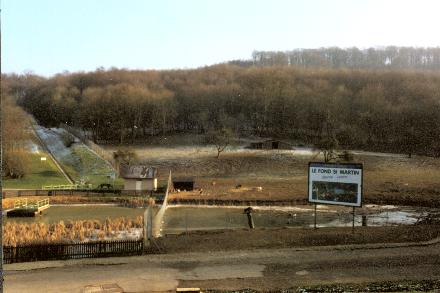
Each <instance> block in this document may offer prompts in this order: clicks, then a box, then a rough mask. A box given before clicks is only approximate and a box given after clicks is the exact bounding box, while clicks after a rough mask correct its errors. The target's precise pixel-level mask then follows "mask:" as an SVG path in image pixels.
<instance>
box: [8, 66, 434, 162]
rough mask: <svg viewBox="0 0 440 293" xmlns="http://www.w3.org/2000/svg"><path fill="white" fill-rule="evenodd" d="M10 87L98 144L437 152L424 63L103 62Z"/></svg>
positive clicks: (37, 110)
mask: <svg viewBox="0 0 440 293" xmlns="http://www.w3.org/2000/svg"><path fill="white" fill-rule="evenodd" d="M3 83H4V87H5V90H6V91H7V93H8V94H9V95H11V96H12V97H14V100H15V101H16V102H17V103H18V104H19V105H21V106H22V107H23V108H24V109H26V111H28V112H29V113H31V114H32V115H33V116H34V117H35V119H36V120H37V121H38V122H39V123H41V124H42V125H45V126H49V127H50V126H58V125H59V124H67V125H70V126H73V127H77V128H79V129H82V130H83V131H84V132H85V133H86V134H87V135H88V136H89V137H90V138H91V139H92V140H94V141H95V142H97V143H118V144H129V143H133V142H138V141H142V140H148V138H149V137H151V136H157V135H165V134H167V135H168V134H170V133H194V134H208V133H210V132H212V131H219V132H221V131H224V130H225V129H227V130H228V131H230V132H232V133H234V134H235V135H239V136H251V135H252V136H260V137H273V138H281V139H289V140H293V141H296V142H297V143H303V144H314V145H317V146H325V145H328V144H329V141H330V142H331V143H330V145H332V146H333V145H335V143H334V141H337V145H339V146H340V147H343V148H360V149H365V150H374V151H386V152H388V151H390V152H402V153H407V154H409V155H411V154H413V153H414V154H416V153H419V154H424V155H430V156H440V74H439V73H437V72H431V71H417V70H371V69H369V70H362V69H329V68H327V69H325V68H319V69H316V68H313V69H312V68H305V69H304V68H300V67H297V66H271V67H257V66H252V67H242V66H235V65H230V64H221V65H216V66H211V67H205V68H199V69H193V70H163V71H140V70H124V69H109V70H103V69H97V70H96V71H94V72H88V73H63V74H58V75H55V76H53V77H51V78H43V77H40V76H36V75H32V74H24V75H4V76H3Z"/></svg>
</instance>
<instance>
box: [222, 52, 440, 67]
mask: <svg viewBox="0 0 440 293" xmlns="http://www.w3.org/2000/svg"><path fill="white" fill-rule="evenodd" d="M230 64H235V65H239V66H244V67H249V66H296V67H303V68H309V67H315V68H321V67H327V68H351V69H424V70H426V69H427V70H440V47H436V48H414V47H396V46H389V47H384V48H368V49H358V48H356V47H353V48H346V49H342V48H338V47H330V48H319V49H295V50H291V51H254V52H253V53H252V59H250V60H234V61H231V62H230Z"/></svg>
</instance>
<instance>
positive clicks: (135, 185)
mask: <svg viewBox="0 0 440 293" xmlns="http://www.w3.org/2000/svg"><path fill="white" fill-rule="evenodd" d="M119 174H120V176H121V177H122V178H123V179H124V190H135V191H154V190H156V189H157V169H156V168H154V167H147V166H145V165H126V164H121V165H120V167H119Z"/></svg>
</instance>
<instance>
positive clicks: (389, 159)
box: [106, 145, 440, 206]
mask: <svg viewBox="0 0 440 293" xmlns="http://www.w3.org/2000/svg"><path fill="white" fill-rule="evenodd" d="M106 148H107V149H109V150H115V149H116V148H111V147H109V146H107V147H106ZM133 150H134V151H135V152H136V153H137V154H138V156H139V158H140V159H141V160H142V161H143V162H144V163H145V164H147V165H150V166H155V167H157V168H158V169H159V177H160V178H159V179H160V180H159V183H160V184H162V185H163V184H165V182H166V177H167V174H168V172H169V170H171V171H172V174H173V176H174V177H184V176H185V177H186V176H193V177H194V179H195V184H196V187H197V188H198V189H199V190H197V191H196V192H180V193H174V194H171V197H170V198H173V197H178V198H200V199H208V198H215V199H225V200H229V199H243V200H257V199H262V200H267V199H270V200H297V201H298V202H303V203H305V202H306V201H307V168H308V162H310V161H321V160H322V155H317V154H316V153H314V152H303V151H300V150H298V151H295V150H249V149H244V148H243V147H241V148H240V147H237V146H234V147H233V148H230V149H229V150H227V151H225V152H224V153H222V154H221V155H220V158H219V159H216V158H215V156H216V151H215V149H214V148H213V147H207V146H197V145H186V146H182V145H180V146H165V147H159V146H156V145H153V146H151V145H148V146H134V147H133ZM353 162H357V163H362V164H363V166H364V203H381V204H407V205H422V206H438V205H440V159H438V158H429V157H421V156H413V157H412V158H407V157H406V156H405V155H387V154H371V153H362V152H358V153H357V154H355V155H354V160H353ZM238 185H241V187H240V188H236V186H238ZM259 187H261V188H259ZM200 189H201V190H202V191H201V190H200Z"/></svg>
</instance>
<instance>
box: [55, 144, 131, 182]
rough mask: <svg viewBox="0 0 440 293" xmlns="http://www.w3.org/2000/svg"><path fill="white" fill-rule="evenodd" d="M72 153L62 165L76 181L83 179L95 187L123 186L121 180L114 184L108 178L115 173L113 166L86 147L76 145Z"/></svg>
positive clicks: (62, 161) (64, 159)
mask: <svg viewBox="0 0 440 293" xmlns="http://www.w3.org/2000/svg"><path fill="white" fill-rule="evenodd" d="M71 152H72V155H71V156H70V157H68V158H63V159H62V160H61V165H62V166H63V168H64V170H66V172H67V173H68V174H69V175H70V176H71V177H72V178H73V179H74V180H75V181H77V182H79V181H80V180H81V179H83V180H85V181H86V182H87V183H90V184H92V185H93V186H95V187H96V186H97V185H99V184H101V183H112V184H113V183H115V184H123V182H122V181H121V180H118V179H117V180H115V182H113V180H111V179H109V178H108V177H107V176H108V175H109V174H110V173H112V172H113V169H112V168H111V166H110V165H109V164H108V163H107V162H106V161H104V160H103V159H102V158H100V157H99V156H97V155H96V154H95V153H93V152H92V151H91V150H90V149H89V148H87V147H86V146H85V145H83V144H74V145H72V146H71Z"/></svg>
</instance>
